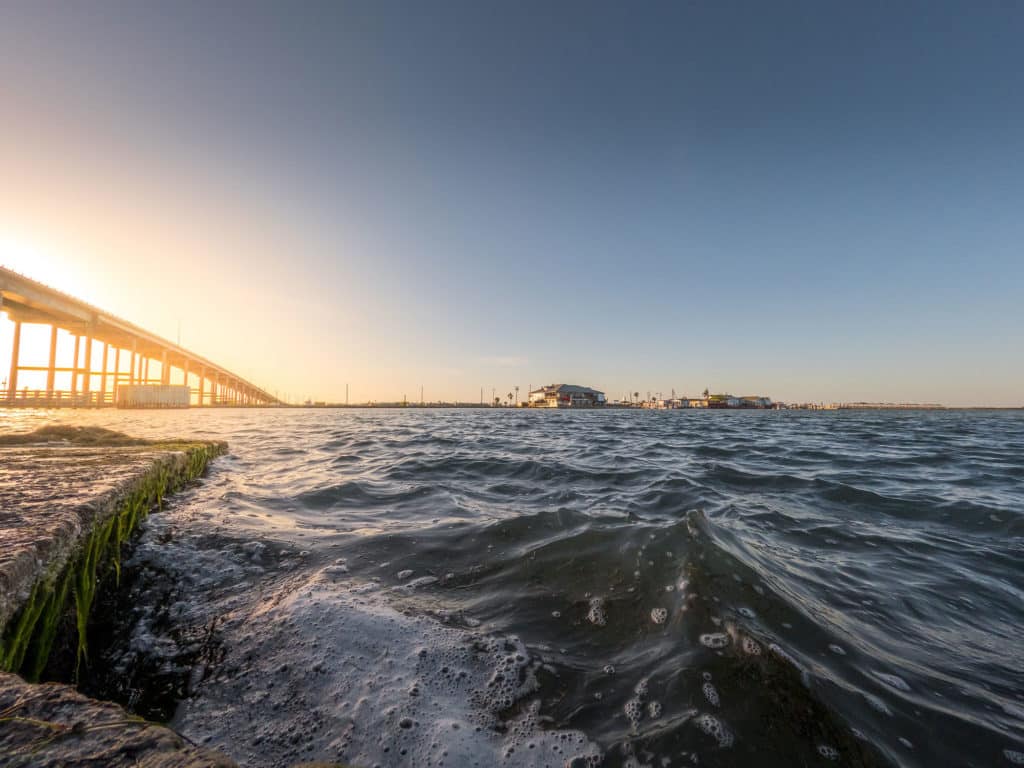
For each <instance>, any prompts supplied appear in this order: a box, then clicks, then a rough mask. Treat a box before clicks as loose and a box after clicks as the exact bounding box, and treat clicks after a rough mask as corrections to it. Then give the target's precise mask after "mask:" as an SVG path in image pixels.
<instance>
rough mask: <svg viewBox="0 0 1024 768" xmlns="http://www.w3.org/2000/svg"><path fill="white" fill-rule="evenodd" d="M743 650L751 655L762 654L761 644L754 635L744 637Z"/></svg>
mask: <svg viewBox="0 0 1024 768" xmlns="http://www.w3.org/2000/svg"><path fill="white" fill-rule="evenodd" d="M743 652H744V653H746V654H749V655H750V656H760V655H761V644H760V643H759V642H757V640H755V639H754V638H752V637H744V638H743Z"/></svg>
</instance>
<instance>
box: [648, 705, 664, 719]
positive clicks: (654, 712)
mask: <svg viewBox="0 0 1024 768" xmlns="http://www.w3.org/2000/svg"><path fill="white" fill-rule="evenodd" d="M647 714H648V715H650V718H651V719H652V720H657V719H658V718H659V717H661V702H660V701H652V702H651V703H650V704H648V705H647Z"/></svg>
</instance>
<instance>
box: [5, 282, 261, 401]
mask: <svg viewBox="0 0 1024 768" xmlns="http://www.w3.org/2000/svg"><path fill="white" fill-rule="evenodd" d="M0 310H2V311H3V312H5V313H6V314H7V316H8V318H9V319H10V320H11V321H13V323H14V336H13V343H12V345H11V360H10V373H9V375H8V377H7V387H6V392H0V406H2V405H23V406H39V407H46V406H60V405H69V406H92V407H97V406H104V405H113V404H115V402H116V391H117V387H118V385H119V384H184V385H186V386H189V388H190V390H191V391H192V403H193V404H194V405H246V406H256V405H277V404H279V401H278V400H277V398H275V397H273V396H272V395H270V394H269V393H268V392H266V391H264V390H263V389H261V388H259V387H257V386H256V385H254V384H251V383H250V382H248V381H246V380H245V379H243V378H241V377H239V376H237V375H235V374H233V373H231V372H230V371H228V370H226V369H225V368H222V367H221V366H218V365H216V364H215V363H212V362H210V361H209V360H206V359H205V358H203V357H201V356H199V355H197V354H195V353H193V352H190V351H189V350H187V349H184V348H182V347H180V346H178V345H177V344H172V343H171V342H169V341H167V340H165V339H162V338H160V337H159V336H156V335H154V334H152V333H149V332H148V331H145V330H144V329H142V328H139V327H138V326H136V325H133V324H131V323H129V322H127V321H125V320H121V319H120V318H117V317H114V316H113V315H110V314H107V313H105V312H103V311H102V310H100V309H97V308H96V307H93V306H91V305H89V304H86V303H85V302H83V301H79V300H78V299H75V298H73V297H71V296H68V295H66V294H64V293H61V292H60V291H56V290H54V289H53V288H50V287H48V286H46V285H43V284H42V283H38V282H36V281H34V280H30V279H29V278H27V277H24V276H22V275H19V274H18V273H17V272H13V271H11V270H8V269H4V268H3V267H0ZM23 324H28V325H33V324H39V325H47V326H49V327H50V344H49V357H48V363H47V364H46V365H23V364H22V363H21V359H20V353H21V331H22V325H23ZM59 330H60V331H66V332H67V333H68V334H70V335H71V337H72V338H73V340H74V341H73V343H74V356H73V358H72V364H71V365H70V366H63V367H58V366H57V365H56V361H57V350H58V344H59V338H58V331H59ZM151 363H154V365H153V366H152V367H153V369H154V371H153V375H151V374H150V367H151V366H150V364H151ZM30 372H31V373H34V374H35V375H36V376H39V375H40V374H41V373H45V374H46V383H45V386H44V387H37V388H33V389H29V388H28V386H27V385H22V386H20V387H19V378H21V380H22V381H24V378H25V377H24V376H21V374H27V373H30ZM58 374H60V375H61V376H62V379H65V380H66V379H67V378H70V387H69V388H67V389H57V388H56V386H55V385H56V381H57V376H58ZM66 374H70V376H69V377H68V376H65V375H66Z"/></svg>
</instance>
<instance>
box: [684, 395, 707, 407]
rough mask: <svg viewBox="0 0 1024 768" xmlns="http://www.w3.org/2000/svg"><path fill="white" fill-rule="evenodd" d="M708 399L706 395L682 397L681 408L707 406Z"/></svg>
mask: <svg viewBox="0 0 1024 768" xmlns="http://www.w3.org/2000/svg"><path fill="white" fill-rule="evenodd" d="M707 407H708V399H707V398H706V397H684V398H683V408H707Z"/></svg>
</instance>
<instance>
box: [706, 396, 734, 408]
mask: <svg viewBox="0 0 1024 768" xmlns="http://www.w3.org/2000/svg"><path fill="white" fill-rule="evenodd" d="M739 407H740V399H739V398H738V397H733V396H732V395H711V396H710V397H708V408H739Z"/></svg>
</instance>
